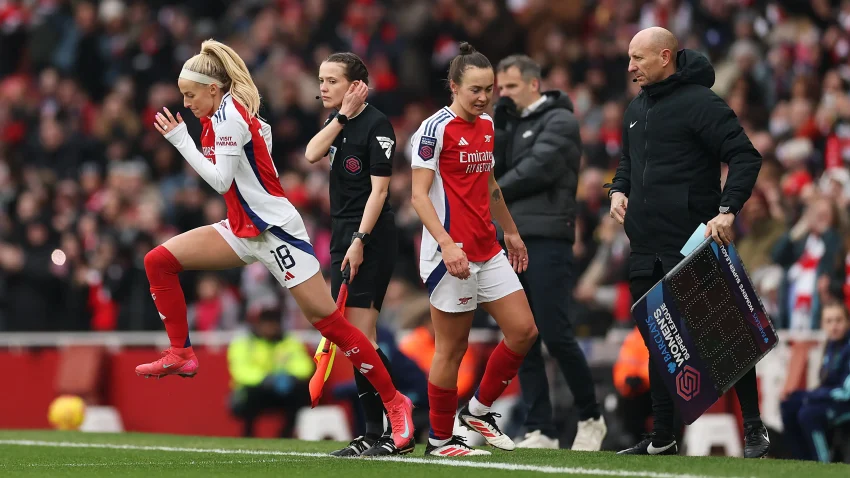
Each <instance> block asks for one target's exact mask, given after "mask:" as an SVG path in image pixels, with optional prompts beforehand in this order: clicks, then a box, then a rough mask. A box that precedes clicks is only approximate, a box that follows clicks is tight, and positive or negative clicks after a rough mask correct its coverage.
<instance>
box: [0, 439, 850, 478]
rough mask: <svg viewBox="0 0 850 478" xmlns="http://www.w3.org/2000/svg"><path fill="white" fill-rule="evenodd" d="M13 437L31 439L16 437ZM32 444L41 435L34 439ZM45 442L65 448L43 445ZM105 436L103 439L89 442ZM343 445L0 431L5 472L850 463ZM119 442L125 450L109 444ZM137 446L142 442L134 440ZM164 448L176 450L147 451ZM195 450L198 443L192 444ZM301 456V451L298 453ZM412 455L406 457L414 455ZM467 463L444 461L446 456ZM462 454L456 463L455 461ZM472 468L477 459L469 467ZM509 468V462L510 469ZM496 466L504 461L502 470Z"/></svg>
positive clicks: (518, 470) (481, 471)
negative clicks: (342, 448) (367, 454)
mask: <svg viewBox="0 0 850 478" xmlns="http://www.w3.org/2000/svg"><path fill="white" fill-rule="evenodd" d="M11 441H30V442H31V443H29V444H12V443H10V442H11ZM35 442H38V444H36V443H35ZM43 442H50V443H62V444H66V445H71V446H45V443H43ZM91 444H103V445H107V446H109V447H111V448H106V447H92V446H90V445H91ZM339 445H340V444H339V443H334V442H328V441H325V442H305V441H297V440H261V439H243V438H209V437H192V436H176V435H149V434H136V433H125V434H92V433H80V432H54V431H0V476H2V477H4V478H5V477H46V476H49V477H54V476H56V477H67V476H73V477H92V478H99V477H108V476H116V477H122V478H126V477H153V476H174V477H180V478H185V477H195V476H197V477H213V476H247V477H251V478H254V477H286V478H288V477H316V478H322V477H325V476H327V477H330V476H335V477H345V478H360V477H364V478H365V477H369V478H372V477H383V476H394V477H401V478H419V477H422V478H436V477H439V476H456V477H462V478H485V477H486V478H490V477H494V478H508V477H517V478H524V477H531V476H544V475H547V474H553V473H557V474H561V475H563V476H621V477H626V476H636V477H647V478H674V477H679V476H687V475H690V476H692V477H700V478H706V477H711V478H714V477H732V476H734V477H770V478H779V477H786V476H787V477H803V478H828V477H836V478H838V477H841V478H847V477H850V466H848V465H841V464H832V465H821V464H819V463H809V462H799V461H785V460H770V459H768V460H744V459H741V458H717V457H684V456H663V457H624V456H617V455H615V454H613V453H610V452H601V453H573V452H570V451H567V450H517V451H515V452H503V451H499V450H493V449H490V450H493V451H494V453H493V455H491V456H488V457H475V458H465V459H458V458H454V459H444V458H433V459H424V458H423V456H422V453H423V452H424V446H417V449H416V451H415V452H414V454H413V455H408V457H399V458H393V459H392V460H393V461H388V460H384V461H376V460H368V459H341V458H332V457H326V456H310V455H308V454H317V455H318V454H323V453H327V452H329V451H331V450H333V449H335V448H336V447H338V446H339ZM116 446H118V447H120V446H125V447H126V448H115V447H116ZM140 447H142V448H140ZM143 447H168V448H179V449H180V450H162V449H146V448H143ZM192 449H194V450H192ZM299 453H300V454H305V455H303V456H299V455H298V454H299ZM411 458H412V459H411ZM447 462H448V463H454V464H460V463H468V464H470V465H471V466H472V467H468V466H461V467H456V466H450V465H446V464H445V463H447ZM458 462H460V463H458ZM475 466H477V467H475ZM509 467H514V469H511V470H508V469H506V468H509ZM499 468H502V469H499Z"/></svg>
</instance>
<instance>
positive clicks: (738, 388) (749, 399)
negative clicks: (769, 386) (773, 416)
mask: <svg viewBox="0 0 850 478" xmlns="http://www.w3.org/2000/svg"><path fill="white" fill-rule="evenodd" d="M735 393H736V394H737V395H738V403H739V404H741V416H743V418H744V425H761V411H760V410H759V388H758V378H757V377H756V368H755V367H753V368H751V369H750V371H749V372H747V373H746V374H744V376H743V377H741V379H740V380H738V383H736V384H735Z"/></svg>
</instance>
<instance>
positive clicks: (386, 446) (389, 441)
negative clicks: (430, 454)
mask: <svg viewBox="0 0 850 478" xmlns="http://www.w3.org/2000/svg"><path fill="white" fill-rule="evenodd" d="M414 448H416V442H415V441H414V440H410V441H409V442H408V443H407V445H405V446H404V448H396V447H395V443H394V442H393V438H392V436H382V437H381V438H380V439H378V441H376V442H375V444H374V445H372V447H371V448H369V449H368V450H366V451H364V452H363V453H361V454H360V456H390V455H407V454H408V453H412V452H413V450H414Z"/></svg>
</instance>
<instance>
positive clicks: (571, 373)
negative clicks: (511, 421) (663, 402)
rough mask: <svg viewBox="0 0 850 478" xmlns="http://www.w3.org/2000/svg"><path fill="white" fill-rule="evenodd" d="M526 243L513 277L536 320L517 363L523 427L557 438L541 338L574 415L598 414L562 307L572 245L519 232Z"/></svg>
mask: <svg viewBox="0 0 850 478" xmlns="http://www.w3.org/2000/svg"><path fill="white" fill-rule="evenodd" d="M523 240H524V241H525V246H526V248H527V249H528V269H527V270H526V271H525V272H524V273H522V274H520V276H519V279H520V282H522V286H523V288H524V289H525V294H526V296H528V301H529V303H530V305H531V311H532V312H533V313H534V320H535V322H536V323H537V330H538V337H537V342H535V344H534V346H532V347H531V350H529V351H528V354H527V355H526V356H525V360H523V362H522V366H521V367H520V369H519V382H520V387H521V389H522V401H523V406H524V408H525V411H526V412H527V414H526V419H525V426H526V428H527V429H528V431H534V430H540V431H541V432H542V433H543V434H544V435H546V436H548V437H550V438H557V437H558V434H557V433H556V430H555V426H554V423H553V421H552V403H551V401H550V400H549V382H548V380H547V378H546V366H545V364H544V362H543V353H542V350H541V342H542V343H545V344H546V349H547V350H548V351H549V354H550V355H551V356H552V357H553V358H554V359H555V360H556V361H557V362H558V365H559V366H560V368H561V372H562V373H563V374H564V377H565V378H566V379H567V384H568V385H569V387H570V390H571V391H572V393H573V396H574V398H575V403H576V407H577V408H578V411H579V418H580V419H581V420H586V419H588V418H597V417H599V405H598V403H597V402H596V392H595V390H594V385H593V377H591V375H590V367H588V365H587V359H585V357H584V353H583V352H582V350H581V348H580V347H579V345H578V343H577V342H576V339H575V335H574V333H573V325H572V323H571V322H570V318H569V315H568V312H569V310H570V305H571V302H572V295H573V286H574V284H575V277H574V275H575V271H574V261H573V245H572V243H571V242H569V241H564V240H558V239H545V238H523Z"/></svg>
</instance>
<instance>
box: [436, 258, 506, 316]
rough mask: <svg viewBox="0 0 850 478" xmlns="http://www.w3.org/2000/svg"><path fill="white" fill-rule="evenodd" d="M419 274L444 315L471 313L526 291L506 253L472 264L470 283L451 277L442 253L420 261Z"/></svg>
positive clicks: (470, 266)
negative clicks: (489, 303)
mask: <svg viewBox="0 0 850 478" xmlns="http://www.w3.org/2000/svg"><path fill="white" fill-rule="evenodd" d="M419 275H420V276H421V277H422V281H423V282H425V285H426V286H427V287H428V294H429V295H430V297H431V305H433V306H434V307H436V308H437V309H438V310H441V311H443V312H452V313H457V312H469V311H472V310H475V309H476V307H478V304H486V303H487V302H493V301H494V300H498V299H501V298H502V297H505V296H507V295H509V294H512V293H514V292H516V291H518V290H522V284H520V282H519V277H517V275H516V272H514V269H513V267H511V263H510V262H508V257H507V254H506V253H505V252H504V251H502V252H500V253H498V254H496V255H495V256H493V257H492V258H491V259H490V260H488V261H485V262H470V263H469V278H468V279H466V280H461V279H458V278H457V277H454V276H453V275H451V274H449V272H448V270H447V269H446V265H445V264H444V263H443V255H442V254H440V253H439V252H438V253H436V254H434V257H433V258H432V259H430V260H424V259H420V260H419Z"/></svg>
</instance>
